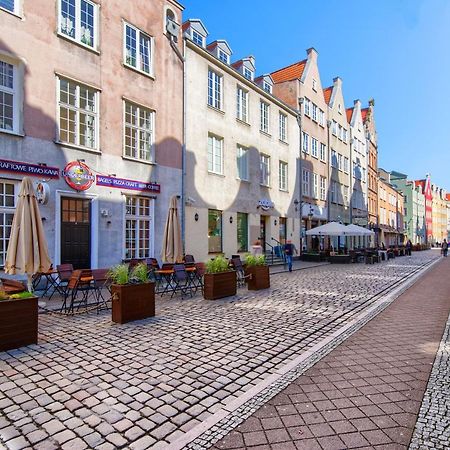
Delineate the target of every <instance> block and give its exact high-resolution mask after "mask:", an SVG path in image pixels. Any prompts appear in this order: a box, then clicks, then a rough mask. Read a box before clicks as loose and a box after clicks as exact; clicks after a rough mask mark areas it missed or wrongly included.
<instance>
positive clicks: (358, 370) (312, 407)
mask: <svg viewBox="0 0 450 450" xmlns="http://www.w3.org/2000/svg"><path fill="white" fill-rule="evenodd" d="M449 269H450V263H449V262H448V261H441V262H440V264H439V265H438V266H436V267H434V268H433V270H431V271H430V272H428V273H427V274H425V275H424V276H423V278H421V279H420V280H419V281H418V282H417V284H415V285H414V287H412V288H411V289H408V290H407V291H406V292H405V293H403V294H402V295H401V296H400V297H399V298H398V299H397V300H396V301H395V302H394V303H392V304H391V305H390V306H389V307H388V308H387V309H386V310H385V311H383V312H382V313H381V314H379V315H378V316H377V317H375V318H374V319H373V320H372V321H370V322H369V323H368V324H367V325H365V326H364V327H362V328H361V329H360V330H359V331H357V332H356V333H355V334H354V335H353V336H351V337H350V338H348V339H347V340H345V341H344V342H343V343H342V344H341V345H340V346H339V347H337V348H336V349H334V350H333V351H331V352H330V353H329V354H328V355H327V356H325V357H324V358H323V359H322V360H321V361H319V362H318V363H316V364H315V365H314V366H313V367H312V368H311V369H309V370H308V371H306V372H305V373H304V374H303V375H301V376H300V377H299V378H297V379H296V380H295V381H294V382H293V383H291V384H290V385H289V386H288V387H287V388H286V389H285V390H284V391H282V392H280V393H279V394H278V395H276V396H275V397H273V399H271V400H270V401H269V402H267V403H266V404H265V405H264V406H263V407H261V408H260V409H259V410H257V411H256V412H255V413H254V414H253V415H252V416H251V417H249V418H248V419H247V420H245V421H244V422H243V423H242V424H241V425H239V426H238V427H237V428H236V429H235V430H234V431H232V432H231V433H229V434H228V435H227V436H226V437H225V438H224V439H222V440H221V441H219V442H218V443H216V445H215V447H214V448H215V449H221V450H224V449H256V448H257V449H259V450H277V449H279V450H281V449H282V450H291V449H297V450H300V449H305V450H316V449H317V450H328V449H330V450H340V449H351V448H364V449H377V450H378V449H379V450H390V449H392V450H393V449H398V450H400V449H407V448H408V445H409V442H410V439H411V435H412V432H413V429H414V425H415V424H416V418H417V414H418V412H419V408H420V404H421V401H422V397H423V394H424V391H425V388H426V384H427V380H428V378H429V375H430V371H431V366H432V363H433V360H434V357H435V354H436V351H437V350H438V347H439V341H440V339H441V336H442V333H443V331H444V328H445V322H446V320H447V317H448V315H449V311H450V301H449V300H450V298H449V296H448V291H449V288H450V281H449V279H448V278H447V277H446V274H448V271H449ZM431 288H432V290H431ZM430 292H433V295H430ZM441 348H442V347H441ZM447 356H448V355H447ZM442 363H445V361H442ZM446 369H447V371H448V368H446ZM436 372H437V370H436ZM445 372H446V371H445V370H444V373H442V374H441V375H440V378H439V379H440V381H441V386H442V384H446V385H447V393H448V378H447V379H446V381H445V376H446V375H445ZM447 375H448V372H447ZM436 377H437V374H436ZM430 381H431V382H432V380H430ZM439 387H440V386H439V385H437V386H434V385H433V387H432V390H433V393H432V395H433V397H434V399H435V400H437V399H441V400H442V399H443V398H444V397H445V395H446V393H445V391H444V392H441V393H440V394H439ZM447 398H448V397H447ZM446 400H447V399H446ZM441 404H443V402H441ZM441 412H444V411H441ZM435 413H436V411H434V410H433V407H431V408H428V409H426V410H424V411H423V417H427V416H428V417H429V420H428V422H427V425H428V430H427V431H429V432H430V434H431V435H432V436H433V435H434V438H431V439H429V440H428V442H430V443H437V442H440V443H441V447H439V446H433V445H430V446H424V445H422V444H421V443H419V445H418V446H417V447H414V448H420V449H422V448H441V449H444V448H448V442H449V441H448V436H447V440H445V441H442V440H441V438H442V437H443V435H444V434H445V433H444V431H443V428H444V427H445V423H447V426H448V417H447V418H446V419H445V418H443V417H442V416H441V417H439V416H438V417H436V418H435V419H434V418H433V417H434V416H435ZM439 419H441V421H440V420H439ZM445 421H447V422H445ZM425 434H426V433H425ZM444 439H445V438H444ZM444 442H445V444H444Z"/></svg>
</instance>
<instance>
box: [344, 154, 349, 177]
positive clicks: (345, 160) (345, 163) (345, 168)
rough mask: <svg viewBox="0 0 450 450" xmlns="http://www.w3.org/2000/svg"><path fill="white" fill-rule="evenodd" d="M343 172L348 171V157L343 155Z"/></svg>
mask: <svg viewBox="0 0 450 450" xmlns="http://www.w3.org/2000/svg"><path fill="white" fill-rule="evenodd" d="M344 172H345V173H348V172H349V159H348V158H347V157H344Z"/></svg>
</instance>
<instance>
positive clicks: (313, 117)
mask: <svg viewBox="0 0 450 450" xmlns="http://www.w3.org/2000/svg"><path fill="white" fill-rule="evenodd" d="M312 120H314V122H317V105H316V104H314V103H313V104H312Z"/></svg>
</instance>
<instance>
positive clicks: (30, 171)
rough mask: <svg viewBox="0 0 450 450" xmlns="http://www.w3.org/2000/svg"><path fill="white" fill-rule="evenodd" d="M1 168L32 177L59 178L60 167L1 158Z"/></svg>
mask: <svg viewBox="0 0 450 450" xmlns="http://www.w3.org/2000/svg"><path fill="white" fill-rule="evenodd" d="M0 170H3V171H5V172H11V173H20V174H23V175H29V176H32V177H42V178H56V179H57V178H59V169H58V168H57V167H48V166H41V165H39V164H29V163H25V162H19V161H9V160H7V159H0Z"/></svg>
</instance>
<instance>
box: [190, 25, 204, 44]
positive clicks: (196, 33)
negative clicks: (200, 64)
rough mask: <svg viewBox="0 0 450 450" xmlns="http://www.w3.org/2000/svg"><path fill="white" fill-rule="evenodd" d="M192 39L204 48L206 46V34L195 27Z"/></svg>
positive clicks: (192, 30)
mask: <svg viewBox="0 0 450 450" xmlns="http://www.w3.org/2000/svg"><path fill="white" fill-rule="evenodd" d="M198 38H199V39H198ZM191 39H192V42H193V43H194V44H197V45H199V46H200V47H203V48H204V47H205V36H203V35H202V34H201V33H199V32H198V31H197V30H194V29H193V28H191Z"/></svg>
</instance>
